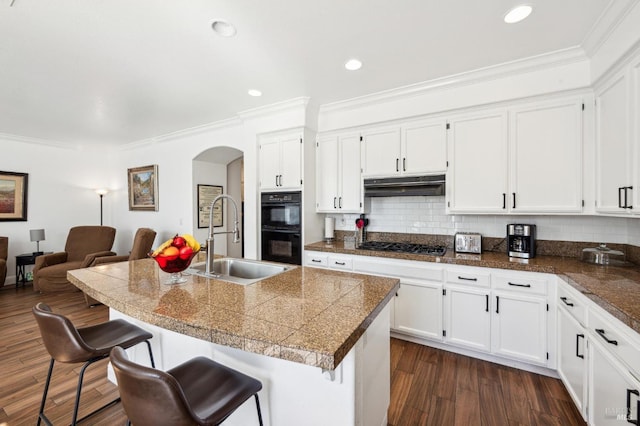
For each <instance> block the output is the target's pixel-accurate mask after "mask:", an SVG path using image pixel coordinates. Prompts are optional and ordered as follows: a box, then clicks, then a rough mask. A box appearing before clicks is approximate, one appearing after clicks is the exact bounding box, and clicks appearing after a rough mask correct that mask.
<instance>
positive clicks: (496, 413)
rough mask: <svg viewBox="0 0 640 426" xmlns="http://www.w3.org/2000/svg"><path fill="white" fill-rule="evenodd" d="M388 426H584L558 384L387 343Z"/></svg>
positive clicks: (487, 364) (512, 370)
mask: <svg viewBox="0 0 640 426" xmlns="http://www.w3.org/2000/svg"><path fill="white" fill-rule="evenodd" d="M389 425H393V426H400V425H465V426H473V425H482V426H493V425H496V426H498V425H500V426H502V425H505V426H507V425H509V426H515V425H531V426H534V425H558V426H560V425H561V426H568V425H585V422H584V421H583V420H582V417H581V416H580V413H579V412H578V410H577V409H576V408H575V405H574V404H573V401H571V397H570V396H569V394H568V393H567V391H566V389H565V388H564V385H563V384H562V382H561V381H560V380H558V379H554V378H551V377H546V376H541V375H538V374H534V373H529V372H526V371H521V370H517V369H515V368H511V367H505V366H501V365H497V364H493V363H490V362H487V361H482V360H478V359H474V358H470V357H466V356H462V355H457V354H453V353H451V352H446V351H442V350H439V349H433V348H430V347H427V346H421V345H416V344H414V343H411V342H405V341H402V340H398V339H391V405H390V407H389Z"/></svg>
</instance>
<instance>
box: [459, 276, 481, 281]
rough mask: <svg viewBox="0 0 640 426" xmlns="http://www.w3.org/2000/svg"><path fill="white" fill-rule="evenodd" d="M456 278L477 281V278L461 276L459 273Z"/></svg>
mask: <svg viewBox="0 0 640 426" xmlns="http://www.w3.org/2000/svg"><path fill="white" fill-rule="evenodd" d="M458 279H459V280H463V281H478V279H477V278H467V277H461V276H460V275H458Z"/></svg>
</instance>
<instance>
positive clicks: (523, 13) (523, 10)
mask: <svg viewBox="0 0 640 426" xmlns="http://www.w3.org/2000/svg"><path fill="white" fill-rule="evenodd" d="M532 10H533V8H532V7H531V6H529V5H526V4H523V5H520V6H516V7H514V8H513V9H511V10H510V11H509V12H507V14H506V15H504V22H506V23H507V24H515V23H516V22H520V21H522V20H523V19H525V18H526V17H527V16H529V15H530V14H531V11H532Z"/></svg>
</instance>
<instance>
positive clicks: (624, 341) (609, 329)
mask: <svg viewBox="0 0 640 426" xmlns="http://www.w3.org/2000/svg"><path fill="white" fill-rule="evenodd" d="M625 327H626V326H625V325H624V324H622V323H620V322H619V321H618V320H617V319H615V318H613V317H612V316H610V315H609V314H608V313H606V312H601V311H600V309H598V308H595V307H590V308H589V332H590V333H591V335H592V337H591V338H592V339H595V340H597V341H598V342H599V343H600V344H601V345H602V346H603V347H605V348H606V349H607V350H608V351H609V352H610V353H611V354H612V355H613V356H614V357H615V358H617V359H618V360H620V361H621V362H622V363H623V364H625V365H626V366H628V367H630V369H631V370H632V371H631V373H632V374H634V375H635V376H636V377H640V337H638V336H637V334H636V333H634V332H633V331H631V330H629V332H628V333H627V332H626V330H625ZM633 334H636V335H633Z"/></svg>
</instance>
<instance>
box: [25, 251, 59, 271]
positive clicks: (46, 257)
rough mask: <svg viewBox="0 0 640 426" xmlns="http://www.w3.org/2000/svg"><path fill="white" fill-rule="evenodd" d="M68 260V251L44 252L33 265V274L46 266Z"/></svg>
mask: <svg viewBox="0 0 640 426" xmlns="http://www.w3.org/2000/svg"><path fill="white" fill-rule="evenodd" d="M66 261H67V252H66V251H59V252H56V253H49V254H43V255H42V256H38V257H36V262H35V264H34V265H33V274H34V275H35V274H36V272H37V271H38V270H39V269H41V268H44V267H47V266H51V265H57V264H58V263H64V262H66Z"/></svg>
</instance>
